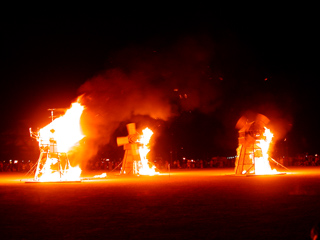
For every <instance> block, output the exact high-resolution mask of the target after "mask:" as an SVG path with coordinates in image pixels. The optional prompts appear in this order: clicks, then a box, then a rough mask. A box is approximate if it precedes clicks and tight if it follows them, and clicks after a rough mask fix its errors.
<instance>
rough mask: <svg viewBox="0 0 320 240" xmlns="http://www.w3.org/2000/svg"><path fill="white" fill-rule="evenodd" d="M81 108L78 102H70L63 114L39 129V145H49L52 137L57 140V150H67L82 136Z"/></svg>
mask: <svg viewBox="0 0 320 240" xmlns="http://www.w3.org/2000/svg"><path fill="white" fill-rule="evenodd" d="M83 109H84V107H83V106H81V104H80V103H78V102H75V103H72V105H71V108H70V109H68V110H67V111H66V113H65V115H63V116H61V117H59V118H56V119H55V120H53V121H52V122H51V123H50V124H48V125H47V126H45V127H44V128H42V129H40V131H39V145H40V146H41V145H49V144H50V139H54V140H55V141H56V142H57V152H68V151H69V150H70V149H71V147H73V146H74V145H75V144H76V143H77V142H79V141H80V140H81V139H82V138H83V137H84V135H83V134H82V131H81V127H80V116H81V114H82V111H83Z"/></svg>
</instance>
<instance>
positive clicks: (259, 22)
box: [0, 7, 320, 160]
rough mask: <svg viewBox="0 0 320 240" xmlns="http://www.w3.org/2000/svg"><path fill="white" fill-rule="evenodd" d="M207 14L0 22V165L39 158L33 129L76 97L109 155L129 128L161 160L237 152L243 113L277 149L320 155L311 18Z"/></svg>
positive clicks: (304, 14) (301, 12)
mask: <svg viewBox="0 0 320 240" xmlns="http://www.w3.org/2000/svg"><path fill="white" fill-rule="evenodd" d="M203 8H204V9H205V7H203ZM310 8H311V7H310ZM156 9H157V8H156ZM204 9H202V10H199V11H195V10H193V11H192V12H191V11H189V12H188V11H183V10H181V9H180V11H173V10H172V11H171V12H170V13H168V12H166V11H160V10H159V9H158V10H157V11H156V10H154V9H152V10H150V9H149V10H146V11H143V13H138V12H136V11H134V10H131V11H120V10H119V11H112V10H111V9H109V10H106V12H103V11H101V12H99V13H98V12H90V13H81V14H80V13H78V14H71V13H70V12H66V13H64V14H58V13H56V14H52V15H51V14H50V16H49V15H47V14H46V13H42V14H28V13H24V14H23V16H21V15H20V16H19V17H15V16H14V15H11V16H10V17H7V18H5V19H3V20H2V22H1V31H2V34H1V35H2V44H1V79H2V81H1V83H2V86H1V104H0V106H1V109H0V111H1V127H0V131H1V139H0V140H1V146H0V149H1V155H0V156H1V158H2V159H3V160H6V159H11V158H17V159H24V158H34V156H35V158H36V157H37V156H36V155H34V154H33V153H30V152H32V150H30V149H34V148H33V146H34V142H32V141H31V139H30V137H29V135H28V134H29V132H28V131H29V127H32V128H34V129H36V128H37V127H40V128H41V127H43V126H44V125H46V124H47V123H49V122H48V121H49V118H48V117H49V112H48V111H47V109H48V108H60V107H62V108H67V107H70V104H71V103H72V102H73V101H75V100H76V99H77V97H78V96H79V95H81V94H84V96H85V97H84V104H85V105H86V107H87V111H88V112H90V114H88V115H87V118H90V116H91V119H90V120H88V119H87V126H88V125H89V126H88V130H87V131H90V128H91V129H95V130H96V131H98V132H100V133H103V134H104V135H103V136H102V135H96V136H89V138H90V137H91V138H92V139H93V142H94V143H97V145H98V146H99V147H100V148H101V149H99V150H97V151H98V152H104V154H106V155H112V154H113V153H111V152H108V151H109V150H110V151H113V149H117V147H116V146H115V138H116V136H117V134H126V129H125V123H128V122H130V121H136V122H137V124H138V125H139V124H140V125H141V126H142V125H147V124H150V125H151V127H153V128H154V129H155V131H156V132H157V134H158V135H157V141H156V144H155V149H157V151H158V152H162V154H163V157H167V156H168V155H166V154H168V153H169V151H174V152H177V154H185V155H187V156H188V157H192V158H206V157H211V156H218V155H220V156H230V155H234V154H235V149H236V147H237V130H236V129H235V124H236V122H237V120H238V119H239V118H240V117H241V116H242V115H243V114H244V113H246V112H247V111H252V112H257V113H261V114H264V115H266V116H267V117H268V118H269V119H270V120H271V121H270V127H272V128H273V129H274V131H275V132H276V140H277V141H278V144H277V145H276V146H277V148H276V149H275V151H276V152H277V153H278V154H280V155H281V154H285V155H290V156H293V155H295V154H299V153H306V152H308V153H310V154H315V153H319V146H320V140H319V134H320V127H319V123H320V116H319V87H318V86H319V83H318V79H319V77H318V62H319V61H318V55H319V47H318V43H319V39H318V38H319V37H318V34H316V33H317V28H318V26H317V22H319V19H318V17H317V16H316V15H314V13H313V12H312V11H311V10H309V9H308V10H306V9H302V8H301V9H300V8H298V7H297V8H296V9H291V10H289V9H287V8H286V9H278V10H274V9H273V8H272V7H270V9H268V10H267V9H264V10H261V9H259V10H255V12H251V11H248V10H247V11H246V12H243V11H240V10H239V11H237V12H236V13H231V12H229V11H227V9H218V8H214V9H212V8H210V9H205V10H204ZM250 9H252V8H250ZM87 11H89V10H87ZM252 11H254V10H252ZM144 96H145V97H144ZM146 109H147V110H146ZM163 111H164V112H165V114H164V113H163ZM160 112H161V113H160ZM164 115H165V116H164ZM92 116H98V117H96V118H97V121H95V120H92V119H93V117H92ZM153 118H155V120H154V119H153ZM90 124H91V125H90ZM97 129H98V130H97ZM89 135H90V134H89ZM284 139H285V140H286V141H284ZM107 144H109V145H110V146H107ZM182 148H183V149H182ZM107 150H108V151H107ZM181 151H184V153H181Z"/></svg>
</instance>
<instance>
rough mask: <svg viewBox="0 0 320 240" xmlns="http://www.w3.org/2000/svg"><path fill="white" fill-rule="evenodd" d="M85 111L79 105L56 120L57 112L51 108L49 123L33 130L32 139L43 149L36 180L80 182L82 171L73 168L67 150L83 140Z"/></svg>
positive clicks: (31, 132)
mask: <svg viewBox="0 0 320 240" xmlns="http://www.w3.org/2000/svg"><path fill="white" fill-rule="evenodd" d="M83 110H84V107H83V106H82V105H81V104H80V103H78V102H76V103H73V104H72V106H71V108H70V109H68V110H67V111H66V113H65V114H64V115H63V116H61V117H59V118H56V119H53V111H54V109H51V113H52V114H51V115H52V122H51V123H50V124H48V125H47V126H45V127H43V128H41V129H40V130H39V131H37V132H33V131H32V130H31V129H30V136H31V137H33V138H35V139H36V140H37V141H38V142H39V149H40V156H39V159H38V162H37V166H36V171H35V176H34V181H36V182H58V181H80V174H81V169H80V167H78V166H76V167H72V166H71V165H70V161H69V159H68V151H70V150H71V148H72V147H73V146H74V145H75V144H76V143H78V142H79V141H80V140H81V139H82V138H83V137H84V135H83V134H82V132H81V127H80V117H81V114H82V112H83Z"/></svg>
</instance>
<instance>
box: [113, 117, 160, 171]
mask: <svg viewBox="0 0 320 240" xmlns="http://www.w3.org/2000/svg"><path fill="white" fill-rule="evenodd" d="M127 131H128V136H125V137H118V138H117V144H118V146H123V148H124V150H125V153H124V157H123V161H122V167H121V171H120V174H130V175H131V174H132V175H155V174H158V172H156V170H155V166H150V164H149V161H148V159H147V154H148V152H149V151H150V150H149V148H148V144H149V141H150V138H151V136H152V135H153V132H152V131H151V130H150V129H149V128H145V129H144V130H142V133H143V134H142V135H140V134H139V133H138V132H137V130H136V124H135V123H129V124H127Z"/></svg>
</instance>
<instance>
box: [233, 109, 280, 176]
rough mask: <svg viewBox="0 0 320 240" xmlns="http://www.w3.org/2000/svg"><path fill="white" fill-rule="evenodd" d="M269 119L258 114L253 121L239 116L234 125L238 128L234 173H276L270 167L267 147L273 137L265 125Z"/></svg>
mask: <svg viewBox="0 0 320 240" xmlns="http://www.w3.org/2000/svg"><path fill="white" fill-rule="evenodd" d="M268 122H269V119H268V118H267V117H266V116H264V115H262V114H258V115H257V116H256V118H255V120H254V121H250V122H249V121H248V119H247V118H246V117H244V116H243V117H241V118H240V119H239V121H238V123H237V125H236V128H238V129H239V146H238V148H237V159H236V163H235V165H236V166H235V174H236V175H265V174H277V170H276V169H271V166H270V162H269V160H272V161H275V160H273V159H272V158H271V157H269V155H268V153H269V147H270V143H271V141H272V138H273V134H272V133H271V131H270V129H268V128H267V127H266V125H267V124H268ZM278 164H279V163H278Z"/></svg>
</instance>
